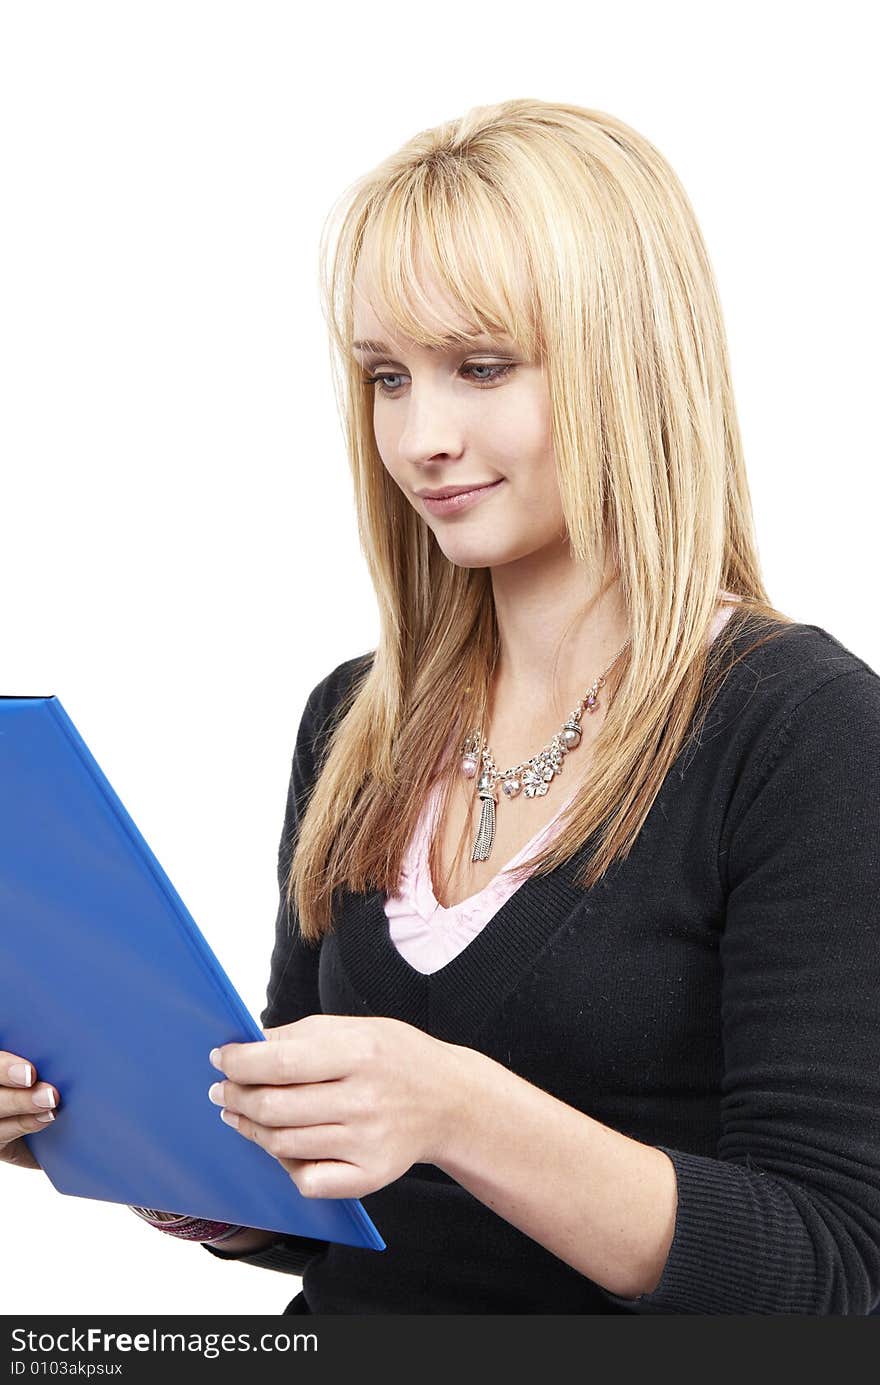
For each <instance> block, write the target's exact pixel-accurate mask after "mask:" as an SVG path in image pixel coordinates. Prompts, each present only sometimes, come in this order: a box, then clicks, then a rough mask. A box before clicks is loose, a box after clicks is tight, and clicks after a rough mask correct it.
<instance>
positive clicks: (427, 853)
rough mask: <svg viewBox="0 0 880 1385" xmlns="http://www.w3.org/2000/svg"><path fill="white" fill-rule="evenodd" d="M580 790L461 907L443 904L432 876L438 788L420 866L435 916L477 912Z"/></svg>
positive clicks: (461, 902)
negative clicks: (475, 910)
mask: <svg viewBox="0 0 880 1385" xmlns="http://www.w3.org/2000/svg"><path fill="white" fill-rule="evenodd" d="M579 787H580V785H579V784H576V785H575V787H574V788H573V789H571V790H570V791H569V793H568V796H567V797H566V798H565V799H564V800H563V802H562V803H561V804H560V806H559V807H558V808H557V810H556V812H555V813H554V815H553V817H552V818H549V819H548V821H547V822H545V823H544V825H543V827H539V828H537V829H536V831H534V832H533V833H532V835H531V837H530V838H529V840H528V841H527V842H526V843H525V844H524V845H523V846H521V847H520V848H519V850H518V851H515V852H514V853H513V855H512V856H511V857H510V858H509V860H507V861H505V862H504V865H502V866H499V867H498V869H497V871H496V872H495V874H494V875H493V876H492V879H491V880H489V881H487V882H486V884H485V885H484V886H483V887H482V889H479V890H475V891H474V893H473V894H469V895H467V896H466V897H465V898H464V899H460V900H459V901H458V903H457V904H441V903H440V900H439V899H438V898H437V893H436V890H435V889H434V880H433V878H432V875H431V866H430V858H431V842H432V840H433V835H434V832H435V831H436V828H437V809H438V806H439V796H440V795H439V786H437V785H435V786H434V788H433V790H432V794H431V800H430V802H429V804H428V805H427V813H428V818H427V828H426V831H425V834H424V835H423V836H422V837H421V845H420V847H419V861H418V865H419V866H420V867H421V869H422V871H423V875H424V882H425V890H426V893H427V895H428V897H429V901H430V903H432V904H433V905H434V914H439V916H440V917H441V918H446V917H448V916H449V915H454V914H456V913H457V912H458V911H459V910H460V909H464V910H469V909H473V907H474V906H475V905H476V903H477V901H478V900H481V899H482V898H483V896H484V895H485V894H486V893H487V892H490V891H494V889H495V887H496V886H497V884H498V880H499V877H500V876H502V875H503V874H504V872H505V871H513V870H515V869H516V868H517V866H518V865H519V864H520V863H521V862H522V861H523V859H524V858H525V857H526V856H531V855H533V854H534V849H535V844H536V843H537V841H538V839H539V838H543V837H544V835H545V834H546V833H548V832H549V831H550V829H551V828H552V827H554V826H556V825H557V823H558V821H559V818H560V817H561V816H562V814H563V813H564V812H565V810H566V808H567V807H568V806H569V804H570V803H571V802H572V801H573V799H574V798H575V796H576V794H577V791H578V788H579ZM523 883H524V882H520V883H519V884H518V885H515V886H514V888H515V889H522V885H523ZM432 917H433V915H432ZM468 946H470V944H468Z"/></svg>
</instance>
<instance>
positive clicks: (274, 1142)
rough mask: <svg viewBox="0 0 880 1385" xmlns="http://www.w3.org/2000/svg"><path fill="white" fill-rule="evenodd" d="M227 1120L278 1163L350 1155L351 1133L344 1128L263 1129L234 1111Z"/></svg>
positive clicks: (301, 1127) (263, 1127) (297, 1127)
mask: <svg viewBox="0 0 880 1385" xmlns="http://www.w3.org/2000/svg"><path fill="white" fill-rule="evenodd" d="M224 1120H225V1123H226V1124H227V1125H232V1122H233V1121H234V1122H235V1124H234V1125H233V1126H232V1128H234V1129H235V1130H236V1131H237V1132H238V1134H239V1135H241V1136H242V1137H243V1138H244V1139H245V1140H251V1141H252V1142H253V1143H254V1144H255V1145H259V1146H260V1148H261V1149H264V1150H265V1151H266V1153H267V1154H271V1155H272V1156H273V1158H275V1159H279V1160H280V1159H340V1158H344V1157H345V1155H346V1154H350V1153H351V1132H350V1131H349V1130H348V1129H347V1128H346V1126H344V1125H304V1126H277V1125H261V1124H260V1123H259V1121H253V1120H251V1119H250V1118H249V1117H248V1116H241V1115H239V1114H238V1113H237V1112H235V1111H227V1112H224Z"/></svg>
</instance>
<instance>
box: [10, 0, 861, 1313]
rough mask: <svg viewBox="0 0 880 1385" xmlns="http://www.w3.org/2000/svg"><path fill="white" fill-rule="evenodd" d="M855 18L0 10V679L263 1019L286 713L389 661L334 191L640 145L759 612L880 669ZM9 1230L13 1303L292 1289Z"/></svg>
mask: <svg viewBox="0 0 880 1385" xmlns="http://www.w3.org/2000/svg"><path fill="white" fill-rule="evenodd" d="M869 22H870V7H867V6H863V5H860V4H855V3H838V4H836V5H835V6H834V7H833V8H827V7H825V6H821V7H819V6H812V5H803V4H798V5H795V4H775V5H774V4H769V5H767V4H764V5H760V6H759V5H757V4H754V3H752V4H743V3H740V4H738V5H736V6H730V5H727V6H723V7H718V6H715V7H710V6H706V5H704V4H684V3H668V2H667V3H666V4H663V5H660V6H657V5H650V4H644V5H642V4H635V3H617V4H615V5H614V6H606V5H601V6H599V5H590V4H584V3H578V4H571V3H557V4H554V5H553V6H550V7H548V6H534V5H519V4H502V5H499V4H487V5H483V6H459V5H443V4H432V5H418V4H417V5H413V4H411V3H410V4H406V5H401V6H394V5H386V4H383V5H379V4H376V5H367V4H364V5H358V6H351V7H349V6H340V5H338V4H337V5H335V6H333V7H328V6H321V7H317V9H316V12H312V10H311V8H310V7H303V6H295V5H294V4H293V3H254V0H240V2H239V3H218V0H210V3H197V2H196V0H173V3H168V0H150V2H149V3H120V2H119V0H115V2H114V3H103V4H99V3H63V4H62V3H46V2H45V0H44V3H41V4H39V5H35V4H9V3H5V4H2V5H0V142H2V143H0V197H2V214H0V390H2V400H0V455H2V460H0V466H2V471H0V476H2V502H0V526H2V527H0V574H2V588H3V593H4V598H5V599H4V600H3V603H2V620H3V624H2V645H0V690H2V691H3V692H4V693H13V694H21V693H25V694H48V693H54V694H56V695H57V696H58V697H59V698H60V699H61V701H62V703H63V705H64V707H65V708H66V710H67V711H68V712H69V714H70V715H71V716H72V717H73V719H74V721H75V722H76V724H77V725H78V727H79V729H80V731H81V732H82V734H83V735H84V737H85V739H86V741H87V742H88V744H89V745H90V747H91V749H92V751H93V753H94V754H95V756H96V758H97V760H98V762H99V764H100V765H101V766H102V768H103V769H104V771H105V773H106V774H107V775H108V776H109V778H110V780H111V782H112V784H113V785H114V787H115V788H116V790H117V792H118V793H119V795H120V797H121V798H122V800H123V802H124V803H125V804H126V806H127V808H128V810H129V811H130V813H131V814H132V816H133V818H134V819H135V821H136V823H137V825H138V827H139V828H140V830H141V832H142V833H143V834H144V836H145V837H146V839H147V840H148V841H149V842H150V844H151V846H152V847H153V849H154V851H155V852H156V855H157V856H158V858H159V860H160V861H161V862H162V865H163V867H164V868H165V870H166V872H167V873H168V875H169V876H170V878H171V879H172V880H173V881H174V884H175V886H176V888H177V889H178V891H179V893H180V895H181V896H182V898H183V900H184V902H185V903H186V905H187V907H188V908H189V909H190V911H191V912H192V914H193V916H194V917H195V919H196V920H197V922H198V924H199V927H200V928H201V929H202V931H203V932H204V934H205V936H206V937H207V939H208V941H209V943H210V944H211V946H212V947H213V948H214V950H215V952H216V953H217V955H218V957H219V958H220V961H221V963H222V964H223V966H224V968H225V969H226V970H227V972H228V973H229V975H230V976H231V977H232V979H233V981H234V983H235V985H236V987H237V988H238V990H239V992H240V994H241V996H242V997H243V999H244V1001H245V1003H246V1004H247V1005H248V1007H249V1008H250V1010H251V1013H252V1014H254V1015H255V1016H258V1015H259V1013H260V1010H261V1009H262V1006H263V1004H264V1001H265V985H266V979H267V976H268V965H269V953H270V950H271V944H272V931H273V923H274V917H275V906H276V883H275V863H276V852H277V847H278V838H279V835H280V829H281V822H282V817H283V810H284V800H285V794H286V788H287V777H288V772H289V763H290V756H291V753H292V749H293V742H294V737H295V732H296V727H297V724H298V721H299V716H300V713H301V711H302V707H303V704H304V702H305V698H306V696H307V694H308V692H309V691H310V689H311V688H312V687H313V686H314V685H315V683H317V682H318V681H319V679H321V678H322V677H323V676H324V675H325V674H326V673H327V672H329V670H330V669H331V668H333V667H334V666H335V665H336V664H337V663H339V662H341V661H342V660H343V659H347V658H351V657H353V656H354V655H357V654H360V653H363V652H365V651H367V650H369V649H371V648H373V647H374V646H375V643H376V639H377V635H378V625H377V619H376V614H375V610H374V603H373V599H372V592H371V588H370V586H369V582H368V580H367V579H366V572H365V567H364V564H363V560H362V556H361V552H360V549H359V545H358V539H357V532H356V526H355V520H354V509H353V502H352V498H351V494H350V482H349V473H348V468H347V461H346V458H345V454H344V450H343V445H342V435H341V430H340V426H339V421H338V418H337V415H336V409H335V403H334V400H333V395H332V387H331V378H330V369H329V358H328V348H327V342H326V336H325V329H324V325H323V320H322V317H321V314H320V307H319V300H318V293H317V249H318V238H319V234H320V229H321V224H322V222H323V220H324V217H325V216H326V214H327V212H328V211H329V208H330V206H331V204H332V202H333V201H334V200H335V198H336V197H337V196H338V195H339V194H340V193H341V192H342V191H343V189H344V188H345V187H346V186H347V185H348V184H349V183H350V182H351V181H352V180H353V179H354V178H356V177H358V176H359V175H360V174H361V173H363V172H364V171H366V170H367V169H368V168H370V167H372V166H373V165H374V164H375V163H376V162H378V161H379V160H380V159H381V158H383V157H384V156H385V155H386V154H388V153H390V152H391V151H392V150H394V149H396V148H397V147H398V146H399V145H400V144H402V143H403V142H404V141H405V140H406V139H408V138H409V137H410V136H411V135H412V134H414V133H416V132H417V131H418V130H420V129H422V128H424V127H426V126H428V125H433V124H436V123H437V122H439V121H440V120H443V119H446V118H448V117H451V116H454V115H457V114H459V113H461V112H463V111H464V110H466V109H467V108H468V107H470V106H472V105H476V104H483V103H487V102H492V101H496V100H501V99H506V98H510V97H514V96H536V97H540V98H543V99H549V100H564V101H569V102H574V103H577V104H579V105H584V106H590V107H595V108H598V109H600V110H607V111H610V112H612V113H613V114H615V115H617V116H619V117H621V118H622V119H624V120H625V121H627V122H628V123H629V124H631V125H634V126H635V127H636V128H637V129H639V130H641V131H642V132H643V133H644V134H645V135H647V136H648V138H649V139H651V140H652V141H653V143H655V144H656V145H657V146H658V148H659V149H660V150H661V152H663V153H664V154H665V156H666V157H667V158H668V159H669V160H670V162H671V163H672V165H673V167H674V168H675V169H676V171H677V172H678V174H679V175H680V177H681V178H682V180H683V182H684V185H685V188H686V189H687V191H688V194H689V196H690V198H691V201H692V202H693V205H694V207H695V210H696V213H697V216H698V219H699V221H700V224H701V227H702V230H703V233H704V236H705V238H706V242H707V244H708V248H709V253H710V257H711V259H712V262H713V265H714V268H715V272H716V276H717V280H718V284H719V289H720V294H721V300H722V305H723V308H724V313H725V319H726V325H727V331H728V336H729V342H730V349H731V356H732V362H733V375H734V384H735V388H736V394H737V400H738V406H739V414H740V421H741V425H742V429H743V434H744V440H745V446H746V453H747V459H748V468H749V476H750V482H751V487H752V494H753V499H754V505H755V511H756V519H757V527H758V537H759V543H760V549H761V556H762V561H763V566H764V574H765V578H766V581H767V585H768V587H769V590H770V593H771V597H772V599H773V600H774V602H775V604H776V605H778V606H779V607H780V608H781V609H783V610H784V611H786V612H788V613H789V614H791V615H793V616H794V617H795V618H797V619H799V620H802V621H807V622H810V623H813V624H818V625H820V626H822V627H824V628H825V629H827V630H829V631H830V632H831V633H833V634H834V635H835V636H836V637H837V638H838V639H840V640H841V641H842V642H843V643H844V644H845V645H846V646H847V647H849V648H850V649H852V650H854V652H855V653H857V654H859V655H860V656H861V657H862V658H864V659H865V660H867V661H868V662H869V663H870V664H871V665H872V666H873V667H875V668H880V622H878V620H877V615H876V595H877V581H876V576H875V563H876V557H877V540H876V533H875V525H876V522H877V509H876V500H877V483H876V477H877V470H878V446H877V418H876V402H877V387H876V376H877V367H878V353H877V321H878V301H877V298H878V292H877V290H878V276H877V268H876V265H877V255H876V246H877V243H878V239H880V237H878V226H877V215H876V201H875V182H876V147H877V135H878V119H877V106H876V100H875V99H874V98H873V97H872V96H871V93H872V91H873V90H874V78H875V71H874V50H873V45H872V44H871V43H870V42H869V41H868V34H867V32H866V28H865V26H866V25H867V24H868V23H869ZM0 926H2V927H3V928H14V926H15V921H14V920H9V919H5V918H4V919H2V920H0ZM0 1044H2V1016H0ZM44 1075H45V1076H46V1077H49V1078H51V1074H44ZM205 1099H206V1100H207V1096H206V1098H205ZM0 1218H2V1236H0V1244H2V1251H0V1254H2V1259H3V1264H2V1271H0V1275H2V1291H0V1312H3V1313H7V1314H11V1313H35V1312H39V1313H62V1312H64V1313H66V1312H72V1313H86V1312H95V1311H100V1312H101V1313H102V1314H109V1313H127V1312H134V1311H136V1312H142V1313H181V1312H193V1313H198V1312H206V1313H211V1314H224V1313H234V1312H241V1313H247V1314H251V1313H254V1314H256V1313H269V1314H273V1313H280V1312H281V1311H282V1309H283V1307H284V1305H285V1304H286V1303H287V1301H288V1300H289V1299H290V1298H291V1297H292V1296H293V1295H294V1294H295V1293H296V1292H297V1290H298V1288H299V1285H300V1281H299V1280H298V1279H297V1278H295V1277H292V1276H286V1275H280V1274H277V1273H274V1272H272V1271H267V1270H259V1269H256V1268H253V1267H250V1266H242V1265H233V1264H224V1263H222V1262H220V1261H218V1260H215V1259H213V1258H212V1257H211V1256H210V1255H208V1254H207V1253H206V1252H205V1251H203V1250H201V1249H200V1248H199V1247H197V1246H193V1245H188V1244H184V1243H180V1242H176V1241H173V1240H171V1239H170V1238H168V1237H164V1236H162V1235H161V1234H160V1233H158V1232H154V1231H152V1230H151V1229H150V1228H149V1227H147V1226H145V1225H144V1224H143V1223H141V1222H139V1221H138V1220H137V1219H136V1218H135V1217H134V1216H133V1214H132V1213H131V1212H129V1211H128V1210H126V1209H125V1208H123V1207H122V1206H119V1205H116V1204H109V1203H100V1202H92V1201H88V1200H84V1199H79V1198H73V1197H63V1196H60V1195H59V1194H57V1193H56V1192H55V1191H54V1189H53V1188H52V1186H51V1185H50V1183H49V1181H48V1179H47V1178H46V1177H45V1175H44V1174H42V1173H41V1172H38V1171H22V1170H17V1169H11V1168H8V1167H4V1166H0Z"/></svg>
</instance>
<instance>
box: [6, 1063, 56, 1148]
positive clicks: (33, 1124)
mask: <svg viewBox="0 0 880 1385" xmlns="http://www.w3.org/2000/svg"><path fill="white" fill-rule="evenodd" d="M36 1078H37V1073H36V1069H35V1067H34V1065H33V1063H30V1062H28V1060H27V1058H19V1057H18V1055H17V1054H15V1053H6V1052H4V1051H3V1050H2V1049H0V1163H4V1164H13V1165H14V1166H15V1167H16V1168H19V1169H39V1168H41V1167H42V1165H41V1164H40V1163H39V1162H38V1161H37V1160H36V1159H35V1158H34V1156H33V1154H32V1153H31V1151H30V1150H29V1148H28V1146H27V1145H26V1144H25V1142H24V1139H23V1138H22V1137H23V1136H24V1135H33V1134H35V1133H36V1132H37V1131H38V1130H45V1129H46V1127H47V1126H48V1125H51V1124H52V1120H51V1119H50V1120H46V1119H43V1120H40V1116H43V1117H44V1118H45V1117H46V1116H48V1115H50V1114H51V1111H50V1109H49V1103H48V1102H47V1101H46V1100H45V1097H46V1095H47V1094H50V1095H51V1096H52V1098H53V1100H52V1102H51V1106H52V1107H54V1106H57V1104H58V1090H57V1088H55V1087H52V1086H50V1085H49V1083H48V1082H37V1080H36ZM21 1079H24V1080H21ZM35 1097H43V1101H42V1102H37V1101H35V1100H34V1098H35Z"/></svg>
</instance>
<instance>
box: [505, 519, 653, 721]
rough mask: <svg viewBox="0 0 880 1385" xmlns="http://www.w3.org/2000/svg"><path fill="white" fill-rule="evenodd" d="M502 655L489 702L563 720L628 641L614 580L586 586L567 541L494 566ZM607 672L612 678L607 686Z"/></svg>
mask: <svg viewBox="0 0 880 1385" xmlns="http://www.w3.org/2000/svg"><path fill="white" fill-rule="evenodd" d="M492 590H493V595H494V599H495V614H496V620H497V622H498V631H499V636H500V645H501V652H500V656H499V660H498V665H497V668H496V674H495V679H494V699H493V700H494V705H495V707H496V708H497V709H498V711H499V713H500V714H501V715H502V716H503V715H504V708H505V707H517V708H523V707H524V706H526V705H527V706H529V707H531V708H533V709H534V712H535V713H537V714H538V715H539V716H541V717H542V718H543V717H546V716H547V715H548V713H549V714H550V715H551V716H555V715H558V716H559V717H560V718H562V717H564V716H567V715H568V713H569V711H570V710H571V707H572V706H573V705H574V704H575V703H576V702H577V700H578V698H580V697H582V696H583V694H584V693H585V692H586V690H587V688H588V687H590V685H591V684H592V683H593V682H594V680H595V679H596V678H598V677H599V675H600V674H601V673H602V672H603V671H604V670H605V669H606V668H607V666H608V664H609V663H610V662H611V660H612V659H613V658H614V656H615V655H616V654H617V653H618V651H619V649H620V647H621V645H622V644H623V643H624V641H625V640H626V639H627V638H628V637H629V633H630V631H629V622H628V617H627V613H626V610H625V608H624V606H623V602H622V599H621V595H620V587H619V583H618V582H617V581H616V580H613V579H612V578H609V577H607V576H606V578H605V579H604V581H603V582H601V583H599V584H597V585H594V586H591V585H590V581H589V578H588V575H587V573H586V571H585V569H584V567H583V565H582V564H579V563H576V562H574V561H573V559H572V557H571V554H570V550H569V546H568V540H567V538H566V539H565V540H564V541H563V542H562V543H560V544H559V545H558V546H556V547H552V548H545V549H541V550H540V552H538V553H534V554H529V556H528V557H527V558H524V559H521V560H519V561H517V562H513V563H507V564H505V565H504V566H502V567H498V568H493V569H492ZM611 677H612V675H610V674H609V682H610V681H611Z"/></svg>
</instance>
